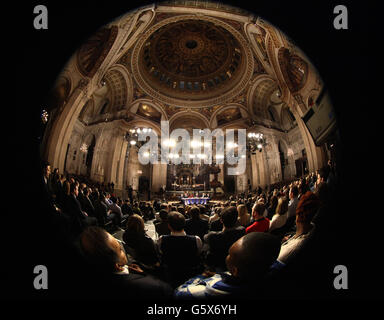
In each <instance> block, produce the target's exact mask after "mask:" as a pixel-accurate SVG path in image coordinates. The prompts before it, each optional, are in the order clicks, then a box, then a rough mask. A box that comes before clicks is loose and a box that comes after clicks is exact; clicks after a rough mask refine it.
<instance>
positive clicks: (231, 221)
mask: <svg viewBox="0 0 384 320" xmlns="http://www.w3.org/2000/svg"><path fill="white" fill-rule="evenodd" d="M238 217H239V214H238V213H237V209H236V207H228V208H225V209H224V210H223V212H222V214H221V221H222V222H223V225H224V226H225V227H226V228H232V227H233V226H234V225H235V224H236V222H237V218H238Z"/></svg>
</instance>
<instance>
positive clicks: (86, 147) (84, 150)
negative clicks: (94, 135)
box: [80, 142, 88, 153]
mask: <svg viewBox="0 0 384 320" xmlns="http://www.w3.org/2000/svg"><path fill="white" fill-rule="evenodd" d="M80 151H81V152H84V153H86V152H88V146H87V144H86V143H85V142H83V144H82V145H81V147H80Z"/></svg>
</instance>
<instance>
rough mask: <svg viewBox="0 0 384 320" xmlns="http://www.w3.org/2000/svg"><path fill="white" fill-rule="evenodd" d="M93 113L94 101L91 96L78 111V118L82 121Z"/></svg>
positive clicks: (85, 120)
mask: <svg viewBox="0 0 384 320" xmlns="http://www.w3.org/2000/svg"><path fill="white" fill-rule="evenodd" d="M94 113H95V102H94V100H93V99H92V98H91V99H89V100H88V101H87V102H86V103H85V104H84V107H83V109H82V110H81V111H80V114H79V120H80V121H82V122H85V123H86V122H87V121H88V119H90V118H91V117H92V116H93V115H94Z"/></svg>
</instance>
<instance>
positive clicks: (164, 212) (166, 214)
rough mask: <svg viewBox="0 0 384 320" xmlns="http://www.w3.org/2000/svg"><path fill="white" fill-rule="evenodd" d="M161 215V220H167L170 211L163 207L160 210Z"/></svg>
mask: <svg viewBox="0 0 384 320" xmlns="http://www.w3.org/2000/svg"><path fill="white" fill-rule="evenodd" d="M159 216H160V219H161V221H167V220H168V211H167V210H165V209H161V210H160V211H159Z"/></svg>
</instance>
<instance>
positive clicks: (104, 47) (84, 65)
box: [77, 26, 118, 77]
mask: <svg viewBox="0 0 384 320" xmlns="http://www.w3.org/2000/svg"><path fill="white" fill-rule="evenodd" d="M117 29H118V28H117V27H116V26H112V27H111V28H102V29H100V30H99V31H98V32H96V33H95V34H93V35H92V36H91V37H90V38H89V39H88V40H87V41H86V42H85V43H84V44H83V45H82V46H81V47H80V48H79V50H78V52H77V63H78V67H79V70H80V72H81V73H82V74H83V75H85V76H87V77H92V76H94V74H95V73H96V71H97V70H98V68H99V67H100V65H101V63H102V62H103V61H104V59H105V57H106V56H107V54H108V52H109V50H110V49H111V47H112V45H113V42H114V41H115V39H116V36H117V32H118V31H117Z"/></svg>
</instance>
